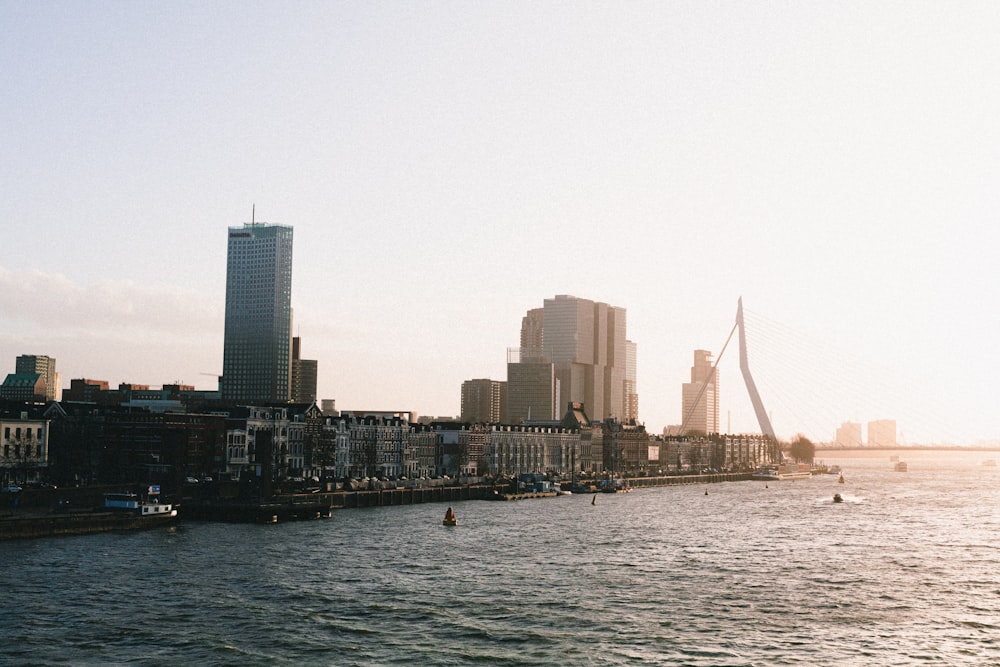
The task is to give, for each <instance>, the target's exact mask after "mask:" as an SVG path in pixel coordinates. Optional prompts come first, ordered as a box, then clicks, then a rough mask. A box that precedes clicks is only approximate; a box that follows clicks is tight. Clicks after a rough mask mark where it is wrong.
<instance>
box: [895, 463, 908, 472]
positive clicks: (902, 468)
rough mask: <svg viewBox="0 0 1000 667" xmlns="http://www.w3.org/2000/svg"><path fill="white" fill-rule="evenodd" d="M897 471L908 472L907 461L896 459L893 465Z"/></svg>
mask: <svg viewBox="0 0 1000 667" xmlns="http://www.w3.org/2000/svg"><path fill="white" fill-rule="evenodd" d="M892 469H893V470H895V471H896V472H906V470H907V468H906V461H896V465H894V466H893V467H892Z"/></svg>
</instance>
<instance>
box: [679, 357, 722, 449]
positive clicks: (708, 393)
mask: <svg viewBox="0 0 1000 667" xmlns="http://www.w3.org/2000/svg"><path fill="white" fill-rule="evenodd" d="M681 401H682V405H681V411H682V413H681V414H682V421H681V425H682V427H683V428H682V429H681V435H690V434H702V435H708V434H710V433H718V432H719V373H718V369H716V368H714V364H713V362H712V353H711V352H709V351H708V350H695V351H694V365H693V366H691V381H690V382H685V383H684V385H683V387H682V388H681Z"/></svg>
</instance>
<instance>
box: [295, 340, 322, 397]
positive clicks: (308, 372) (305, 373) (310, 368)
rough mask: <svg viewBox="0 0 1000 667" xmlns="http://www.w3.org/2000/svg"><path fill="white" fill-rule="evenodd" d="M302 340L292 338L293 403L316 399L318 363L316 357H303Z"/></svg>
mask: <svg viewBox="0 0 1000 667" xmlns="http://www.w3.org/2000/svg"><path fill="white" fill-rule="evenodd" d="M300 345H301V341H300V340H299V337H298V336H295V337H294V338H292V389H291V402H292V403H312V402H313V401H315V400H316V381H317V377H318V363H317V362H316V360H315V359H302V358H301V356H300V352H301V348H300Z"/></svg>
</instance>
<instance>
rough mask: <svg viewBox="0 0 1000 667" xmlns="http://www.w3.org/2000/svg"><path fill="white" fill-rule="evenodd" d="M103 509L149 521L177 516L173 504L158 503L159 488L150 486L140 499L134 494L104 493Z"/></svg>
mask: <svg viewBox="0 0 1000 667" xmlns="http://www.w3.org/2000/svg"><path fill="white" fill-rule="evenodd" d="M104 509H106V510H111V511H114V512H128V513H130V514H137V515H138V516H140V517H142V518H149V519H153V518H160V519H172V518H176V516H177V508H176V507H174V506H173V504H171V503H161V502H160V487H159V486H150V487H149V488H148V489H147V491H146V497H145V498H140V497H139V495H138V494H135V493H105V494H104Z"/></svg>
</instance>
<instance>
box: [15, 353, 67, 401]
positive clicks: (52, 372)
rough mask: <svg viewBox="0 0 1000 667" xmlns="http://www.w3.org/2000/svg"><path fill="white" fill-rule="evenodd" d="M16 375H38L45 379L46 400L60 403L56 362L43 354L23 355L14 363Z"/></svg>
mask: <svg viewBox="0 0 1000 667" xmlns="http://www.w3.org/2000/svg"><path fill="white" fill-rule="evenodd" d="M14 372H15V373H38V374H39V375H41V376H42V377H43V378H44V379H45V400H46V401H58V400H59V394H60V393H61V392H60V387H59V374H58V373H57V372H56V360H55V358H54V357H49V356H46V355H43V354H22V355H21V356H19V357H18V358H17V360H16V361H15V363H14Z"/></svg>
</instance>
